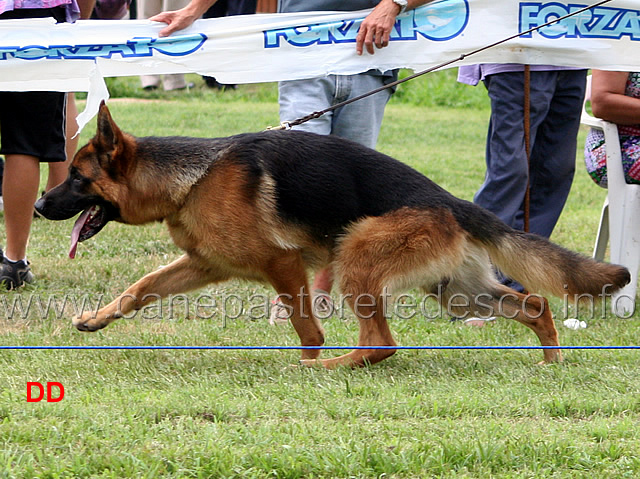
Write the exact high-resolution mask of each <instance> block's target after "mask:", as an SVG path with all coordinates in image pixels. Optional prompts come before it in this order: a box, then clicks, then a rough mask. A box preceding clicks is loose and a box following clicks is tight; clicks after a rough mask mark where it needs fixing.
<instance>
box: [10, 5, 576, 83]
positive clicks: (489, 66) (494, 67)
mask: <svg viewBox="0 0 640 479" xmlns="http://www.w3.org/2000/svg"><path fill="white" fill-rule="evenodd" d="M0 1H2V0H0ZM530 67H531V71H539V72H540V71H552V70H580V68H574V67H558V66H553V65H531V66H530ZM522 71H524V65H522V64H520V63H481V64H479V65H466V66H463V67H460V68H459V69H458V81H459V82H460V83H466V84H467V85H473V86H475V85H477V84H478V83H479V82H480V81H481V80H484V79H485V77H486V76H488V75H493V74H494V73H506V72H522Z"/></svg>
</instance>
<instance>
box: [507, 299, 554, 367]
mask: <svg viewBox="0 0 640 479" xmlns="http://www.w3.org/2000/svg"><path fill="white" fill-rule="evenodd" d="M496 306H497V308H498V309H496V311H497V312H499V314H500V315H504V317H507V318H513V319H515V320H516V321H518V322H519V323H522V324H524V325H525V326H526V327H528V328H530V329H531V330H532V331H533V332H534V333H536V336H538V338H539V339H540V344H541V345H542V346H559V345H560V343H559V341H558V331H557V330H556V326H555V324H554V322H553V316H552V314H551V308H550V307H549V303H548V301H547V300H546V299H545V298H543V297H541V296H537V295H525V294H522V293H518V292H517V291H514V290H512V289H509V288H505V289H504V290H503V291H501V295H500V300H499V302H498V303H497V305H496ZM560 361H562V352H561V350H560V349H545V350H544V361H542V362H541V363H540V364H546V363H553V362H560Z"/></svg>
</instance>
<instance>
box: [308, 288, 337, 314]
mask: <svg viewBox="0 0 640 479" xmlns="http://www.w3.org/2000/svg"><path fill="white" fill-rule="evenodd" d="M313 293H314V294H313V303H312V305H311V307H312V308H313V315H314V316H315V317H316V318H318V319H329V318H330V317H331V316H332V315H333V313H334V311H335V305H334V304H333V300H332V299H331V296H329V294H328V293H327V292H326V291H322V290H321V289H316V290H315V291H314V292H313Z"/></svg>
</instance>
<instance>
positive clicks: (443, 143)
mask: <svg viewBox="0 0 640 479" xmlns="http://www.w3.org/2000/svg"><path fill="white" fill-rule="evenodd" d="M195 80H196V81H198V80H199V79H198V78H195ZM198 83H199V86H197V87H196V89H195V90H194V91H192V92H190V93H188V94H185V93H182V94H164V93H152V94H143V93H142V92H140V91H139V90H137V83H136V79H120V80H114V81H112V82H111V84H110V88H111V91H112V93H113V94H114V96H120V97H132V96H135V97H136V98H135V100H131V99H124V98H115V99H113V100H112V101H110V102H109V106H110V108H111V111H112V114H113V115H114V117H115V119H116V121H117V122H118V123H119V125H120V126H121V127H122V128H123V129H124V130H126V131H129V132H131V133H133V134H136V135H138V136H144V135H152V134H153V135H173V134H181V135H191V136H224V135H230V134H234V133H242V132H249V131H259V130H262V129H264V128H265V127H266V126H268V125H275V124H277V123H278V113H277V101H276V91H275V88H274V86H273V85H260V86H255V85H254V86H248V85H247V86H240V87H239V88H238V90H236V91H232V92H226V93H219V92H211V91H206V90H204V89H203V88H202V87H201V82H198ZM401 88H404V87H401ZM463 88H464V90H460V86H456V85H454V82H453V77H452V73H451V72H447V73H445V74H437V75H433V78H432V79H422V80H420V81H418V82H416V83H415V84H412V85H407V86H406V89H405V90H404V91H402V90H401V92H399V94H398V96H397V97H396V98H394V100H393V101H392V102H391V104H390V105H389V106H388V109H387V113H386V116H385V122H384V125H383V128H382V133H381V138H380V142H379V149H380V150H381V151H383V152H385V153H388V154H390V155H392V156H395V157H397V158H399V159H400V160H402V161H404V162H406V163H408V164H410V165H412V166H413V167H415V168H417V169H419V170H420V171H422V172H424V173H425V174H427V175H429V176H430V177H431V178H432V179H434V180H435V181H437V182H438V183H440V184H441V185H442V186H444V187H445V188H447V189H449V190H450V191H452V192H453V193H454V194H456V195H458V196H460V197H463V198H465V199H471V198H472V196H473V193H474V191H475V190H476V189H477V187H478V186H479V184H480V183H481V181H482V178H483V174H484V159H483V157H484V139H485V133H486V123H487V117H488V109H487V103H486V98H485V92H484V91H483V89H482V87H478V88H476V89H473V88H471V87H463ZM429 98H430V100H429ZM93 130H94V126H93V124H91V125H90V126H88V127H87V129H86V131H84V132H83V134H82V138H83V139H82V141H83V142H84V141H86V140H87V138H89V137H90V136H91V135H92V134H93ZM584 134H585V132H584V131H582V132H581V137H580V142H582V141H583V140H584ZM581 162H582V159H581V153H579V154H578V159H577V173H576V181H575V184H574V188H573V190H572V193H571V197H570V199H569V203H568V205H567V207H566V210H565V213H564V214H563V216H562V218H561V221H560V224H559V225H558V227H557V229H556V232H555V233H554V237H553V239H554V241H556V242H558V243H560V244H562V245H564V246H567V247H569V248H572V249H574V250H577V251H580V252H582V253H585V254H590V251H591V248H592V245H593V240H594V237H595V232H596V227H597V222H598V216H599V212H600V207H601V205H602V200H603V198H604V191H602V190H600V189H599V188H598V187H596V186H595V185H594V184H592V182H591V180H590V179H589V178H588V176H587V174H586V172H585V171H584V167H583V166H582V163H581ZM71 226H72V223H71V221H67V222H60V223H55V222H48V221H45V220H36V221H35V222H34V227H33V234H32V239H31V244H30V248H29V259H30V260H31V262H32V264H33V269H34V272H35V274H36V275H37V279H38V281H37V284H36V285H34V286H29V287H27V288H24V289H23V290H21V291H19V292H10V293H6V294H3V295H0V315H4V316H3V318H2V321H1V324H0V345H2V346H9V345H15V346H28V345H49V346H57V345H70V346H109V345H131V346H154V345H157V346H225V345H226V346H243V345H247V346H249V345H253V346H260V345H289V346H296V345H297V344H298V342H297V337H296V335H295V333H294V332H293V330H292V328H290V327H289V326H287V325H280V326H269V325H268V324H267V321H266V320H265V319H255V318H253V317H252V316H251V315H250V314H248V312H247V311H246V310H240V308H239V307H238V304H237V303H233V304H232V303H231V302H230V303H228V304H224V303H221V298H229V297H231V296H232V295H237V297H238V298H249V297H252V296H255V295H265V296H267V297H269V296H270V295H271V290H270V288H268V287H267V286H264V285H256V284H250V283H243V282H232V283H230V284H225V285H214V286H210V287H209V288H206V289H205V290H203V291H200V292H198V293H194V294H191V295H188V296H187V297H186V299H185V298H179V299H180V300H182V303H180V301H178V302H177V303H176V304H169V303H167V302H164V303H162V305H161V306H157V308H156V309H155V310H149V311H147V312H146V316H145V317H141V316H140V315H139V316H138V317H137V318H134V319H123V320H120V321H118V322H116V323H114V324H113V325H111V326H110V327H108V328H106V329H105V330H102V331H99V332H97V333H93V334H86V333H79V332H77V331H75V330H74V329H73V328H72V326H71V323H70V317H71V316H72V315H73V313H74V309H75V308H77V307H79V306H80V305H81V303H82V301H84V302H85V305H88V306H95V305H96V304H97V303H98V302H99V301H103V302H105V301H110V300H111V299H112V298H113V297H115V296H116V295H117V294H119V293H120V292H122V291H123V290H124V289H125V288H126V287H127V286H128V285H129V284H131V283H132V282H134V281H135V280H137V279H138V278H140V277H141V276H142V275H143V274H145V273H147V272H150V271H152V270H154V269H156V268H157V267H159V266H160V265H163V264H167V263H168V262H169V261H171V260H172V259H174V258H176V257H178V256H179V254H180V252H179V251H178V250H177V249H176V248H175V247H174V246H173V245H172V243H171V241H170V239H169V237H168V234H167V233H166V231H165V229H164V226H163V225H161V224H153V225H148V226H145V227H127V226H123V225H119V224H115V223H113V224H110V225H108V226H107V227H106V228H105V230H103V232H101V233H100V234H99V235H98V236H96V237H95V238H92V239H91V240H88V241H87V242H85V243H82V244H81V245H80V246H79V250H78V255H77V257H76V259H75V260H73V261H72V260H69V259H68V258H67V256H66V251H67V245H68V241H69V235H70V232H71ZM202 297H206V298H208V299H212V298H213V299H215V300H216V305H215V307H213V306H212V307H210V308H208V309H206V312H207V317H206V318H205V317H204V315H203V314H196V313H202V311H194V310H193V309H189V310H188V311H185V308H184V307H183V306H184V304H185V303H187V304H190V305H191V306H193V304H194V303H195V301H196V300H197V299H198V298H202ZM65 300H66V303H65ZM74 301H76V302H77V304H74ZM47 305H48V306H49V309H48V310H47ZM225 308H226V309H225ZM553 308H554V312H555V313H556V317H557V326H558V329H559V331H560V338H561V343H562V344H563V345H589V346H602V345H636V344H639V341H638V340H637V336H638V331H639V326H638V324H639V322H638V316H634V317H633V318H631V319H627V320H622V319H618V318H614V317H612V316H611V315H610V314H609V313H606V314H605V315H604V316H603V315H602V314H601V312H600V310H597V311H596V314H595V315H593V317H592V316H591V315H590V314H589V311H584V310H583V311H581V312H580V317H581V318H582V319H585V320H586V321H587V322H588V327H587V328H586V329H583V330H579V331H573V330H569V329H567V328H564V326H563V325H562V319H563V318H564V317H566V316H567V315H569V316H575V315H576V311H574V310H572V309H570V310H569V311H567V312H565V311H563V309H564V306H563V304H562V301H561V300H554V301H553ZM225 311H226V316H225ZM160 315H161V316H162V317H161V318H159V317H158V316H160ZM390 324H391V327H392V330H393V331H394V333H395V336H396V340H397V341H398V342H399V344H401V345H405V346H408V345H440V346H449V345H457V346H464V345H469V346H479V345H488V346H500V345H513V346H536V345H537V339H536V338H535V336H534V335H533V334H532V333H531V332H530V331H529V330H527V329H526V328H524V327H522V326H521V325H519V324H516V323H514V322H510V321H507V320H502V321H497V322H495V323H493V324H490V325H487V326H486V327H484V328H469V327H465V326H463V325H461V324H459V323H451V322H449V320H448V318H447V317H442V318H437V319H433V320H429V319H426V318H424V317H416V318H414V319H411V320H407V319H401V318H400V317H392V318H391V319H390ZM324 325H325V328H326V337H327V345H328V346H350V345H353V344H355V342H356V337H357V323H356V321H355V319H354V318H353V316H352V315H350V314H348V313H347V314H345V315H344V317H340V318H338V317H334V318H330V319H328V320H326V321H325V322H324ZM333 354H337V353H336V352H335V351H325V352H323V356H325V357H328V356H331V355H333ZM639 354H640V352H638V351H633V350H624V351H620V350H618V351H611V350H571V351H567V352H565V358H566V360H565V362H564V363H562V364H557V365H551V366H543V367H540V366H536V365H535V363H536V362H537V361H539V360H540V359H541V356H542V353H541V352H540V351H538V350H501V351H495V350H493V351H491V350H471V351H469V350H466V351H464V350H420V351H413V350H412V351H401V352H399V353H397V354H396V355H395V356H393V357H392V358H390V359H388V360H386V361H384V362H382V363H381V364H379V365H376V366H373V367H370V368H364V369H358V370H348V369H340V370H336V371H324V370H319V369H305V368H299V367H296V366H295V363H296V361H297V358H298V353H297V352H296V351H278V350H269V351H246V350H244V351H242V350H232V351H198V350H161V351H134V350H128V351H122V350H119V351H109V350H107V351H104V350H103V351H95V350H93V351H92V350H72V351H69V350H67V351H59V350H47V351H24V350H22V351H17V350H3V351H2V352H1V354H0V444H1V447H0V477H16V478H23V477H24V478H31V477H33V478H35V477H38V478H67V477H105V478H121V477H149V478H151V477H172V478H182V477H193V478H205V477H238V478H254V477H255V478H266V477H273V478H276V477H277V478H281V477H282V478H312V477H336V478H345V477H356V478H361V477H362V478H364V477H367V478H369V477H372V478H373V477H402V478H416V477H421V478H422V477H456V478H458V477H462V478H466V477H469V478H471V477H476V478H488V477H505V478H527V477H557V478H565V477H638V476H639V475H640V459H639V458H640V432H639V430H638V427H637V424H638V423H639V421H640V399H638V398H639V397H640V396H639V392H640V380H639V379H638V378H639V377H640V367H639V366H638V360H637V359H638V355H639ZM29 381H38V382H42V383H45V382H47V381H56V382H60V383H62V384H63V385H64V387H65V397H64V399H63V400H62V401H60V402H57V403H45V402H41V403H30V402H27V401H26V399H27V395H26V389H27V382H29Z"/></svg>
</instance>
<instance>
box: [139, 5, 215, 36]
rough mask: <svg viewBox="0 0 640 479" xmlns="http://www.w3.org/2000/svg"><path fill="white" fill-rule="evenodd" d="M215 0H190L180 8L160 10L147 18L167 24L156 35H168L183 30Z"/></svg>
mask: <svg viewBox="0 0 640 479" xmlns="http://www.w3.org/2000/svg"><path fill="white" fill-rule="evenodd" d="M217 1H218V0H191V2H190V3H189V5H187V6H186V7H184V8H181V9H180V10H174V11H170V12H162V13H159V14H157V15H154V16H153V17H151V18H149V20H151V21H154V22H162V23H166V24H167V26H166V27H165V28H163V29H162V30H160V33H159V34H158V36H160V37H168V36H169V35H171V34H172V33H173V32H177V31H178V30H184V29H185V28H187V27H188V26H190V25H191V24H192V23H193V22H195V21H196V20H197V19H198V18H200V17H201V16H202V14H203V13H204V12H206V11H207V10H208V9H209V7H210V6H211V5H213V4H214V3H216V2H217Z"/></svg>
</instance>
